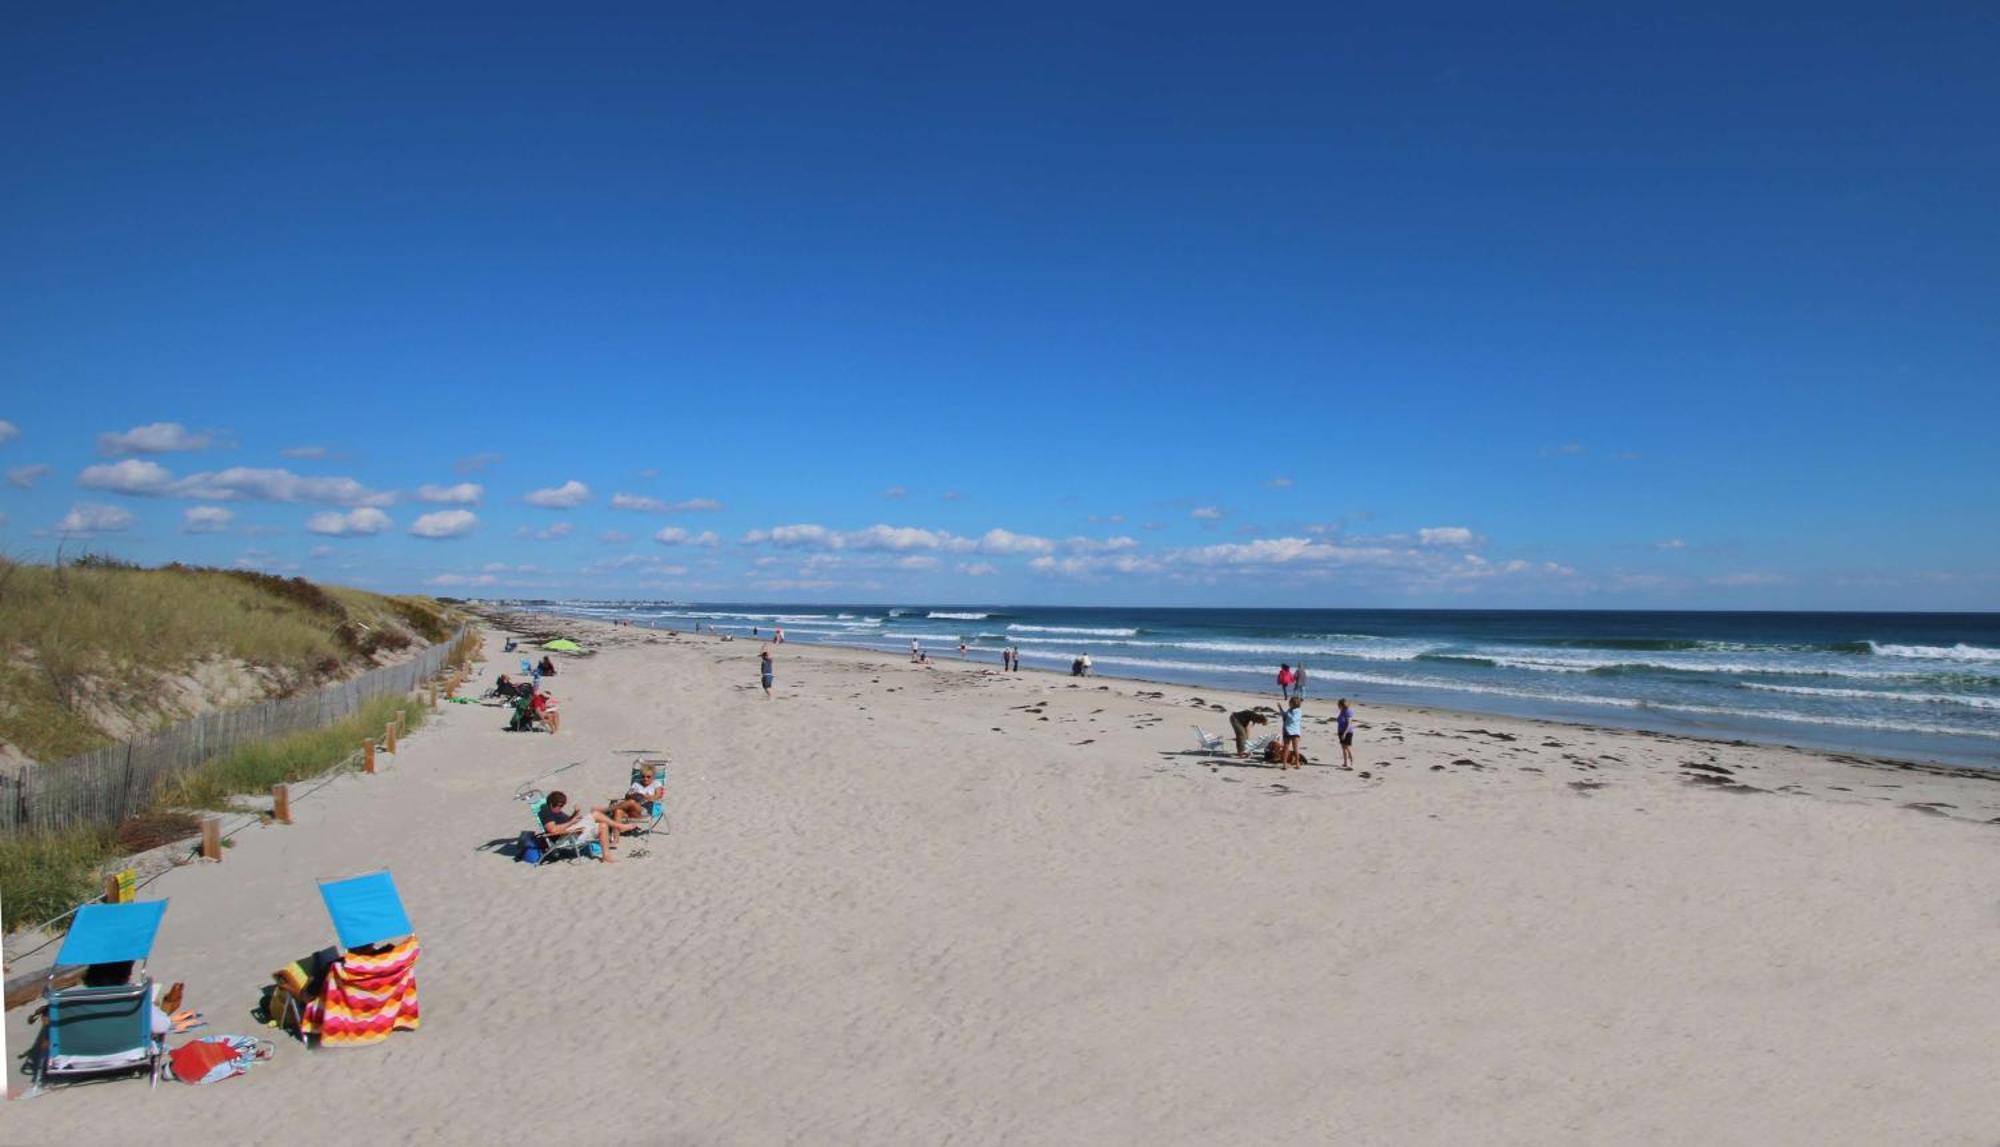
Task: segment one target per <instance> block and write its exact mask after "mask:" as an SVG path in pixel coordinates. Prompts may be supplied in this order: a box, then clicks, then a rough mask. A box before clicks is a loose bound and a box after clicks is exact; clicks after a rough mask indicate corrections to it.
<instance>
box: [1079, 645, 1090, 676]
mask: <svg viewBox="0 0 2000 1147" xmlns="http://www.w3.org/2000/svg"><path fill="white" fill-rule="evenodd" d="M1077 664H1078V665H1081V666H1083V676H1085V677H1088V676H1090V651H1089V650H1085V651H1084V654H1083V656H1082V657H1080V658H1078V659H1077Z"/></svg>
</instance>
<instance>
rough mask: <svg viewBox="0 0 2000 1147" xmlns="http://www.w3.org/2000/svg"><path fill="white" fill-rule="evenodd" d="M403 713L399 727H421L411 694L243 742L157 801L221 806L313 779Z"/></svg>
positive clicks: (420, 708) (421, 712) (424, 712)
mask: <svg viewBox="0 0 2000 1147" xmlns="http://www.w3.org/2000/svg"><path fill="white" fill-rule="evenodd" d="M399 713H400V714H402V717H403V730H404V732H409V731H410V730H412V729H415V728H416V727H417V726H418V725H421V724H422V723H423V721H424V718H425V717H426V716H428V715H429V713H430V710H429V709H427V708H426V707H425V706H424V702H423V701H422V699H420V698H416V697H377V698H375V699H374V700H373V701H369V702H367V703H365V704H364V705H362V707H361V710H360V711H359V712H358V713H356V714H355V715H354V716H352V717H349V718H348V719H347V720H345V721H341V722H338V723H336V724H332V725H328V726H327V727H326V728H324V729H311V730H307V731H306V732H302V733H291V734H288V735H286V736H283V737H273V738H271V739H270V740H268V741H259V742H257V743H256V744H254V745H246V746H244V747H243V748H240V749H237V750H236V751H235V752H232V753H225V754H224V755H222V756H220V757H216V758H214V759H213V760H210V761H207V762H205V763H204V764H202V765H201V766H200V767H198V768H195V769H193V770H191V771H189V772H187V773H184V774H182V775H181V776H179V777H177V778H175V779H174V780H173V781H171V782H169V784H168V785H167V786H166V787H165V788H164V789H162V790H161V793H160V799H161V802H162V803H164V804H166V805H169V806H173V807H177V808H202V809H226V808H228V807H230V801H231V798H233V797H236V796H238V795H240V794H244V793H264V792H269V791H270V789H271V786H272V785H276V784H285V783H287V782H290V781H301V780H304V779H306V778H307V777H316V776H319V775H320V774H322V773H325V772H327V771H328V770H330V769H332V768H333V767H334V766H335V765H338V764H339V763H341V762H342V761H343V760H345V759H346V758H347V757H349V756H350V755H352V754H353V753H354V752H355V751H356V750H357V749H358V748H359V747H360V745H361V741H362V739H363V738H365V737H380V736H381V735H382V727H383V726H384V725H386V724H388V723H389V721H390V720H391V719H393V718H394V717H395V716H396V715H397V714H399Z"/></svg>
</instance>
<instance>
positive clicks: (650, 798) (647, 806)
mask: <svg viewBox="0 0 2000 1147" xmlns="http://www.w3.org/2000/svg"><path fill="white" fill-rule="evenodd" d="M666 799H667V784H666V782H665V781H663V780H661V779H660V774H659V772H658V770H657V769H655V768H654V767H653V766H652V765H640V766H639V779H638V780H635V781H633V782H632V785H631V787H630V788H628V789H626V790H625V794H624V795H623V796H620V797H618V798H616V799H615V800H613V801H612V802H611V804H610V805H609V806H608V807H607V811H608V812H610V813H611V819H612V821H613V822H614V823H616V824H617V825H618V828H619V830H620V831H623V832H630V831H632V830H633V829H636V828H640V827H643V822H644V821H646V820H648V819H650V818H651V817H652V815H653V806H654V805H657V804H659V803H660V802H661V801H663V800H666ZM628 818H629V819H628Z"/></svg>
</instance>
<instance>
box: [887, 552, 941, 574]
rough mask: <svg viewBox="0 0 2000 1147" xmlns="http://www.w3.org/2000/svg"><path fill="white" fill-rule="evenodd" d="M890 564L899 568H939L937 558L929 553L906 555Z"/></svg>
mask: <svg viewBox="0 0 2000 1147" xmlns="http://www.w3.org/2000/svg"><path fill="white" fill-rule="evenodd" d="M890 564H891V565H893V566H895V568H897V569H899V570H934V569H936V568H938V564H939V563H938V560H937V559H936V558H934V557H932V556H930V555H929V554H910V555H908V556H906V557H900V558H897V559H896V560H895V561H894V562H891V563H890Z"/></svg>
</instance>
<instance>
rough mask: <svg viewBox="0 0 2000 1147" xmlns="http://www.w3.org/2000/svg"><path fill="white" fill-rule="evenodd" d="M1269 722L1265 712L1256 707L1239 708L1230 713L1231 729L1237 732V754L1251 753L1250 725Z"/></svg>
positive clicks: (1246, 754)
mask: <svg viewBox="0 0 2000 1147" xmlns="http://www.w3.org/2000/svg"><path fill="white" fill-rule="evenodd" d="M1267 723H1268V722H1266V721H1265V719H1264V714H1262V713H1260V712H1258V711H1257V710H1255V709H1239V710H1237V711H1236V712H1234V713H1231V714H1230V715H1229V731H1230V732H1232V733H1234V734H1236V755H1237V756H1239V757H1247V756H1249V755H1250V726H1252V725H1263V724H1267Z"/></svg>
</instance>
